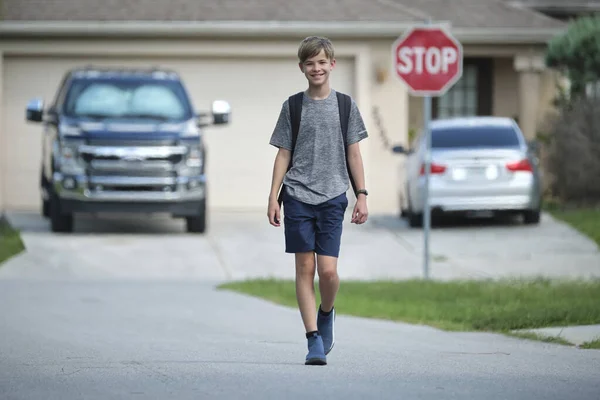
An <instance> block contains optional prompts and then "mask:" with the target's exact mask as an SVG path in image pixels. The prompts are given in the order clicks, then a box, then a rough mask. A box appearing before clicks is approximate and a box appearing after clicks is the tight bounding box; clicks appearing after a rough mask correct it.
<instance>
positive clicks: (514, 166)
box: [506, 159, 533, 172]
mask: <svg viewBox="0 0 600 400" xmlns="http://www.w3.org/2000/svg"><path fill="white" fill-rule="evenodd" d="M506 168H507V169H508V170H509V171H512V172H517V171H524V172H533V168H532V167H531V164H530V163H529V160H527V159H523V160H520V161H515V162H512V163H508V164H506Z"/></svg>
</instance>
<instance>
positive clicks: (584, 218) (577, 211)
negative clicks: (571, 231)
mask: <svg viewBox="0 0 600 400" xmlns="http://www.w3.org/2000/svg"><path fill="white" fill-rule="evenodd" d="M545 208H546V210H547V211H548V212H549V213H550V214H551V215H552V216H553V217H554V218H556V219H559V220H561V221H564V222H566V223H567V224H569V225H571V226H572V227H573V228H575V229H577V230H578V231H580V232H581V233H583V234H584V235H587V236H589V237H590V238H591V239H592V240H594V241H595V242H596V243H597V244H598V245H599V246H600V207H597V208H591V207H589V208H583V207H582V208H566V207H560V206H558V205H555V204H549V205H547V206H546V207H545Z"/></svg>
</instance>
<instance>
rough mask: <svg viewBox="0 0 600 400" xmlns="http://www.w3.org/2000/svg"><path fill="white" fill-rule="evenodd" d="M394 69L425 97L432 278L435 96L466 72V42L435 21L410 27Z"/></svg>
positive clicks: (426, 238)
mask: <svg viewBox="0 0 600 400" xmlns="http://www.w3.org/2000/svg"><path fill="white" fill-rule="evenodd" d="M392 67H393V73H394V75H395V76H396V77H398V78H399V79H400V80H401V81H403V82H404V83H405V84H406V85H407V87H408V89H409V92H410V94H412V95H413V96H421V97H423V134H424V135H425V143H426V148H425V159H424V160H423V165H424V169H425V187H424V193H423V278H424V279H429V272H430V268H429V242H430V232H431V204H430V191H429V183H430V179H431V126H430V125H431V124H430V123H431V118H432V117H431V115H432V110H431V108H432V105H431V103H432V101H431V98H432V96H436V97H437V96H442V95H443V94H444V93H446V91H447V90H448V89H449V88H450V87H452V86H453V85H454V83H456V81H458V80H459V79H460V77H461V76H462V68H463V50H462V45H461V44H460V43H459V42H458V41H457V40H456V39H455V38H454V37H453V36H452V35H451V34H450V33H449V32H448V31H447V30H446V29H445V28H444V27H441V26H435V25H432V24H431V20H430V19H428V20H427V21H426V23H425V24H424V25H422V26H418V27H414V28H412V29H410V30H409V31H408V32H407V33H406V34H404V35H403V36H401V37H399V38H398V39H397V40H396V41H395V42H394V43H393V45H392Z"/></svg>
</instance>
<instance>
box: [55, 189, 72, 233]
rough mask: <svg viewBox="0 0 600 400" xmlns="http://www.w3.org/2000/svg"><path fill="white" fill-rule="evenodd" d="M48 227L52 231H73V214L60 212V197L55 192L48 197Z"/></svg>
mask: <svg viewBox="0 0 600 400" xmlns="http://www.w3.org/2000/svg"><path fill="white" fill-rule="evenodd" d="M50 227H51V229H52V232H72V231H73V215H71V214H63V213H62V212H61V210H60V199H59V198H58V196H56V195H55V194H52V195H51V197H50Z"/></svg>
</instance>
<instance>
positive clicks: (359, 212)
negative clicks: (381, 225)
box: [352, 195, 369, 225]
mask: <svg viewBox="0 0 600 400" xmlns="http://www.w3.org/2000/svg"><path fill="white" fill-rule="evenodd" d="M368 216H369V211H368V210H367V199H366V197H365V196H364V195H358V199H357V200H356V205H355V206H354V211H352V223H353V224H358V225H360V224H364V223H365V222H367V218H368Z"/></svg>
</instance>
